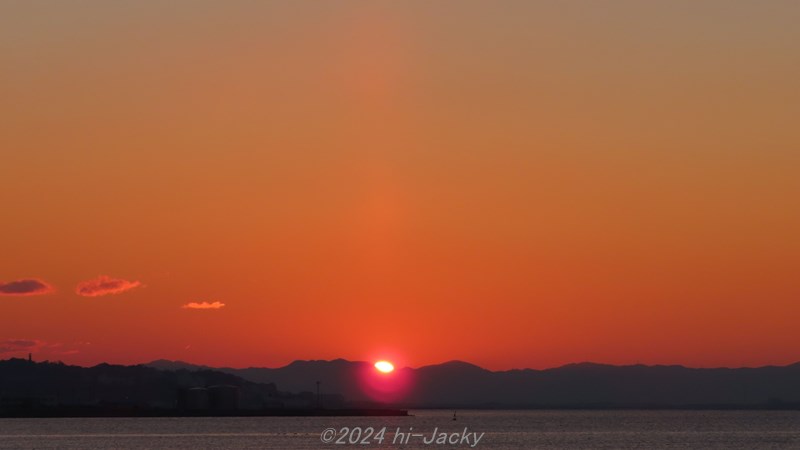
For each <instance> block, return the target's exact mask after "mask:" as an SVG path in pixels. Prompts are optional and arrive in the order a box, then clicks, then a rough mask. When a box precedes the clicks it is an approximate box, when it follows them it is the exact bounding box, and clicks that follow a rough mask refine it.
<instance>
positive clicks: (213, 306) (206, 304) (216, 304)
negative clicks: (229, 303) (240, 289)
mask: <svg viewBox="0 0 800 450" xmlns="http://www.w3.org/2000/svg"><path fill="white" fill-rule="evenodd" d="M224 306H225V303H222V302H214V303H209V302H199V303H198V302H191V303H187V304H185V305H183V306H181V308H183V309H220V308H223V307H224Z"/></svg>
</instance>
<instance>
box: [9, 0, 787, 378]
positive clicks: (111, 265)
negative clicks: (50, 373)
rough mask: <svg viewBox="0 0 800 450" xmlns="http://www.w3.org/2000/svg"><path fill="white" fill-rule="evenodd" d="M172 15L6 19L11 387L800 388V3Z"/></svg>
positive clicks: (164, 10) (44, 10) (24, 6)
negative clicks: (141, 368)
mask: <svg viewBox="0 0 800 450" xmlns="http://www.w3.org/2000/svg"><path fill="white" fill-rule="evenodd" d="M166 3H167V4H162V2H157V1H151V2H134V1H130V2H111V3H109V2H102V1H84V2H58V1H51V2H47V1H44V2H26V1H10V2H2V4H0V156H1V157H0V205H2V209H1V210H0V249H2V256H1V257H0V294H1V293H2V292H3V290H4V289H5V291H6V294H9V293H11V294H13V293H15V292H16V291H18V290H25V289H34V288H30V286H29V285H22V284H13V282H15V281H22V280H38V281H40V282H42V283H43V286H44V285H46V286H49V287H51V289H48V288H47V287H46V286H45V287H42V289H40V290H35V289H34V290H35V292H34V291H31V293H41V294H42V295H25V296H21V295H0V358H2V357H8V356H22V355H24V354H26V353H27V352H28V350H33V351H34V354H35V355H36V356H37V357H39V358H48V359H60V360H63V361H65V362H69V363H77V364H96V363H98V362H101V361H109V362H114V363H136V362H143V361H148V360H152V359H156V358H169V359H182V360H186V361H191V362H196V363H204V364H211V365H229V366H277V365H282V364H285V363H288V362H290V361H291V360H294V359H332V358H338V357H343V358H347V359H360V360H363V359H376V358H379V357H386V358H390V359H392V360H394V361H395V362H396V363H398V364H399V365H411V366H419V365H424V364H430V363H436V362H442V361H446V360H451V359H462V360H467V361H471V362H474V363H476V364H479V365H482V366H485V367H488V368H492V369H506V368H513V367H533V368H541V367H551V366H555V365H560V364H564V363H569V362H576V361H586V360H591V361H597V362H608V363H617V364H623V363H637V362H641V363H650V364H656V363H670V364H671V363H677V364H685V365H691V366H718V365H725V366H741V365H762V364H785V363H790V362H795V361H798V360H800V351H798V347H797V343H798V342H800V327H798V326H797V323H798V318H799V317H800V301H798V300H800V276H798V269H800V238H799V237H798V230H800V176H798V171H800V126H798V125H797V123H796V122H797V120H798V117H800V82H798V80H800V27H797V26H796V24H797V23H798V22H800V4H798V3H797V2H794V1H773V2H769V3H766V4H765V3H761V2H743V1H708V2H701V3H697V2H694V1H671V2H661V3H660V4H656V3H654V2H639V1H616V2H555V1H554V2H527V1H499V2H471V1H459V2H457V3H452V2H427V1H410V2H383V1H370V2H244V1H242V2H237V1H233V2H204V1H176V2H166ZM99 276H106V277H109V278H108V279H100V280H99V281H98V280H97V278H98V277H99ZM93 280H94V281H93ZM114 280H118V281H114ZM120 280H121V281H120ZM136 282H138V283H136ZM79 283H84V284H81V286H80V288H79ZM3 286H5V288H4V287H3ZM37 289H38V288H37ZM12 291H14V292H12ZM78 291H80V292H81V294H82V295H79V294H78ZM111 291H115V292H116V293H109V292H111ZM16 293H19V292H16ZM101 294H106V295H101ZM203 302H206V304H205V305H203ZM214 302H219V303H217V304H214ZM189 303H197V304H199V305H195V306H196V307H183V306H184V305H187V304H189ZM220 304H224V306H219V305H220ZM211 305H213V306H211ZM198 306H199V307H198ZM202 306H206V307H205V308H203V307H202Z"/></svg>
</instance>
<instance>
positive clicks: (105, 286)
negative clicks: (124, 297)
mask: <svg viewBox="0 0 800 450" xmlns="http://www.w3.org/2000/svg"><path fill="white" fill-rule="evenodd" d="M141 285H142V283H140V282H138V281H128V280H122V279H117V278H111V277H108V276H105V275H100V276H99V277H97V278H95V279H94V280H89V281H84V282H82V283H78V287H77V288H75V292H76V293H77V294H78V295H82V296H84V297H99V296H101V295H108V294H119V293H120V292H125V291H129V290H131V289H133V288H136V287H139V286H141Z"/></svg>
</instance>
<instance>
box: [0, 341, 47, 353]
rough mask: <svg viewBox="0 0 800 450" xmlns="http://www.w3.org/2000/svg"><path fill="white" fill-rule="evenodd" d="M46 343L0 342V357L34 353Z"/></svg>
mask: <svg viewBox="0 0 800 450" xmlns="http://www.w3.org/2000/svg"><path fill="white" fill-rule="evenodd" d="M44 344H45V343H44V342H42V341H39V340H36V339H5V340H3V341H0V355H2V354H4V353H17V352H32V351H35V350H38V349H39V348H41V347H42V346H43V345H44Z"/></svg>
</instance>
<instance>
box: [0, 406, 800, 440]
mask: <svg viewBox="0 0 800 450" xmlns="http://www.w3.org/2000/svg"><path fill="white" fill-rule="evenodd" d="M412 413H413V414H414V416H413V417H237V418H114V419H0V448H21V449H25V448H31V449H33V448H36V449H42V448H69V449H98V448H175V449H205V448H234V449H238V448H279V449H282V448H286V449H292V448H300V449H326V448H327V449H334V448H397V449H400V448H404V449H410V448H422V449H425V448H428V449H430V448H482V449H515V448H542V449H565V448H609V449H612V448H613V449H620V448H647V449H665V448H671V449H674V448H698V449H700V448H702V449H706V448H716V449H751V448H800V412H798V411H459V412H458V420H457V421H453V420H452V416H453V413H452V411H430V410H428V411H412ZM343 427H348V428H349V432H348V433H347V434H346V435H345V436H344V438H342V436H343V434H344V433H343V432H342V428H343ZM368 427H372V430H373V431H372V433H371V434H370V431H369V430H367V428H368ZM384 427H385V432H384V433H383V434H380V430H382V429H384ZM328 428H333V429H334V431H329V432H327V433H328V435H327V436H326V437H333V440H334V441H336V440H337V439H339V440H341V441H342V442H344V443H343V444H336V443H334V442H332V443H324V442H322V440H321V434H322V433H323V431H324V430H326V429H328ZM398 428H399V429H400V432H401V433H405V434H403V435H398V436H397V437H395V434H396V431H397V429H398ZM464 428H466V429H467V432H466V433H465V432H464ZM435 431H436V432H437V434H434V432H435ZM417 433H418V434H421V436H412V435H413V434H417ZM441 433H445V435H444V439H448V440H450V442H448V443H443V444H437V443H436V440H435V439H434V440H433V442H432V443H429V444H427V443H426V441H427V440H431V437H432V436H434V437H438V438H439V439H442V434H441ZM472 433H477V434H478V435H480V434H481V433H485V434H483V435H482V437H481V438H480V440H479V441H478V443H477V445H475V437H476V435H474V434H472ZM381 437H382V438H383V439H382V441H381V440H380V439H379V438H381ZM340 438H341V439H340ZM350 442H357V443H350ZM472 446H474V447H472Z"/></svg>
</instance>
